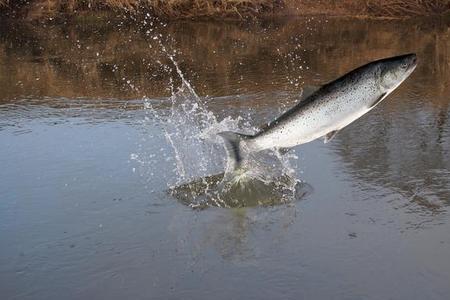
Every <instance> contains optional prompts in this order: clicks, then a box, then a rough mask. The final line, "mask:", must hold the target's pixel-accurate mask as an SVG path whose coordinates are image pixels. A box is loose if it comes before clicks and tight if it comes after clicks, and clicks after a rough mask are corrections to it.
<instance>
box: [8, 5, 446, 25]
mask: <svg viewBox="0 0 450 300" xmlns="http://www.w3.org/2000/svg"><path fill="white" fill-rule="evenodd" d="M0 12H1V14H2V15H3V17H4V18H5V17H6V18H13V19H21V20H27V21H47V20H54V19H60V20H65V19H72V18H74V17H77V16H80V15H83V14H86V13H89V14H92V13H94V14H97V13H99V14H101V13H104V12H108V13H113V14H116V15H126V16H142V15H145V16H147V15H150V16H154V17H159V18H164V19H180V18H235V19H245V18H262V17H270V16H305V15H317V14H321V15H328V16H357V17H368V18H408V17H417V16H431V15H443V14H449V13H450V0H329V1H321V0H214V1H210V0H166V1H161V0H67V1H63V0H31V1H21V0H19V1H13V0H0Z"/></svg>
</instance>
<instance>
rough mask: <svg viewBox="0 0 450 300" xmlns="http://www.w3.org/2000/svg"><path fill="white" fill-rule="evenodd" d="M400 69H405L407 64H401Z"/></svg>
mask: <svg viewBox="0 0 450 300" xmlns="http://www.w3.org/2000/svg"><path fill="white" fill-rule="evenodd" d="M400 67H401V68H402V69H406V68H407V67H408V64H407V63H406V62H404V63H402V64H401V65H400Z"/></svg>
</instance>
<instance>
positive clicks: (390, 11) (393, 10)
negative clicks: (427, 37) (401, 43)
mask: <svg viewBox="0 0 450 300" xmlns="http://www.w3.org/2000/svg"><path fill="white" fill-rule="evenodd" d="M449 10H450V1H449V0H409V1H408V0H370V1H367V12H368V13H369V14H371V15H375V16H391V17H396V16H405V15H409V16H421V15H430V14H440V13H443V12H447V11H449Z"/></svg>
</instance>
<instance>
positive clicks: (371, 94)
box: [219, 54, 417, 170]
mask: <svg viewBox="0 0 450 300" xmlns="http://www.w3.org/2000/svg"><path fill="white" fill-rule="evenodd" d="M416 66H417V57H416V55H415V54H406V55H401V56H395V57H390V58H385V59H381V60H377V61H373V62H371V63H368V64H366V65H364V66H361V67H359V68H357V69H355V70H353V71H351V72H349V73H347V74H345V75H343V76H342V77H340V78H338V79H336V80H335V81H333V82H330V83H328V84H326V85H324V86H323V87H321V88H320V89H318V90H317V91H316V92H314V93H312V94H311V95H310V96H309V97H307V98H306V99H304V100H303V101H300V102H299V103H298V104H297V105H295V106H294V107H292V108H291V109H289V110H288V111H286V112H285V113H283V114H282V115H281V116H279V117H278V118H276V119H275V120H274V121H272V122H270V123H269V124H268V125H266V126H264V127H262V128H261V130H260V131H259V132H258V133H256V134H255V135H253V136H249V135H243V134H239V133H235V132H231V131H226V132H221V133H219V135H220V136H221V137H222V138H223V140H224V145H225V149H226V150H227V154H228V164H227V169H231V170H234V169H236V168H238V167H239V166H240V165H241V163H242V161H243V160H245V159H247V158H248V157H249V155H248V154H249V153H252V152H259V151H262V150H265V149H285V148H291V147H294V146H297V145H300V144H304V143H308V142H310V141H313V140H315V139H317V138H320V137H325V142H328V141H330V140H331V139H333V138H334V137H335V136H336V134H337V133H338V132H339V130H341V129H343V128H344V127H346V126H347V125H349V124H350V123H352V122H354V121H355V120H357V119H358V118H360V117H361V116H363V115H364V114H366V113H367V112H369V111H370V110H372V109H373V108H374V107H375V106H376V105H377V104H379V103H380V102H381V101H382V100H383V99H385V98H386V96H387V95H389V94H390V93H391V92H392V91H394V90H395V89H396V88H397V87H398V86H399V85H400V84H401V83H402V82H403V81H404V80H405V79H406V78H408V77H409V75H411V73H412V72H413V71H414V69H415V68H416Z"/></svg>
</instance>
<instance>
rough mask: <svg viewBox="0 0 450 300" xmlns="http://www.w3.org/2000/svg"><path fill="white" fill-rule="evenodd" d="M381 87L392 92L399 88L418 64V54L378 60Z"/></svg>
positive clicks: (384, 90)
mask: <svg viewBox="0 0 450 300" xmlns="http://www.w3.org/2000/svg"><path fill="white" fill-rule="evenodd" d="M378 66H379V74H380V87H381V89H382V90H383V92H391V91H393V90H394V89H395V88H397V87H398V86H399V85H400V83H402V82H403V81H404V80H405V79H406V78H408V76H409V75H411V73H412V72H413V71H414V69H415V68H416V66H417V55H416V54H414V53H411V54H405V55H400V56H395V57H390V58H386V59H383V60H380V61H378Z"/></svg>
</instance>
